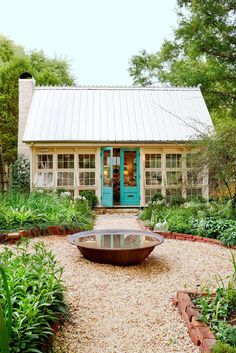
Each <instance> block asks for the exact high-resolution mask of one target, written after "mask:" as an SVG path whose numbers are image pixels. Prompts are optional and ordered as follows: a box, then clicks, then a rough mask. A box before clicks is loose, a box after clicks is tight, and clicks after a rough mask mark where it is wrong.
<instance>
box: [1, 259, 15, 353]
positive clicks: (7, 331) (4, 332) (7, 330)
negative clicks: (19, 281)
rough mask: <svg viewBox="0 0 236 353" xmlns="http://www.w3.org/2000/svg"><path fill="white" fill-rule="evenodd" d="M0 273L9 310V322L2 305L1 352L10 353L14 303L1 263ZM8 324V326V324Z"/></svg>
mask: <svg viewBox="0 0 236 353" xmlns="http://www.w3.org/2000/svg"><path fill="white" fill-rule="evenodd" d="M0 273H1V275H2V282H3V289H4V291H5V297H6V303H7V309H8V320H6V319H5V315H4V310H3V307H2V306H1V304H0V352H1V353H9V352H10V351H9V338H10V335H11V329H12V303H11V296H10V291H9V287H8V282H7V276H6V272H5V269H4V267H3V266H2V264H1V262H0ZM6 322H8V324H6Z"/></svg>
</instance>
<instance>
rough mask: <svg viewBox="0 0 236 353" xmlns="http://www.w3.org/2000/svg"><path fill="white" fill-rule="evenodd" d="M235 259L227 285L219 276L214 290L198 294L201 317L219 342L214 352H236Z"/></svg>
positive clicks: (196, 301) (197, 302)
mask: <svg viewBox="0 0 236 353" xmlns="http://www.w3.org/2000/svg"><path fill="white" fill-rule="evenodd" d="M232 259H233V274H232V276H231V277H230V278H229V279H228V282H227V284H226V285H225V284H224V282H223V280H222V279H221V278H220V277H219V278H217V288H216V290H214V291H213V292H212V290H211V289H209V288H204V289H203V291H204V292H205V295H204V296H198V297H197V298H196V299H195V300H194V303H195V304H196V306H197V308H198V310H199V312H200V317H199V318H198V319H199V320H201V321H203V322H204V323H206V324H207V325H208V326H209V327H210V329H211V330H212V332H213V333H214V334H215V336H216V339H217V341H218V342H217V344H216V346H215V347H214V349H213V352H214V353H224V352H228V353H230V352H232V353H235V352H236V260H235V257H234V256H233V254H232Z"/></svg>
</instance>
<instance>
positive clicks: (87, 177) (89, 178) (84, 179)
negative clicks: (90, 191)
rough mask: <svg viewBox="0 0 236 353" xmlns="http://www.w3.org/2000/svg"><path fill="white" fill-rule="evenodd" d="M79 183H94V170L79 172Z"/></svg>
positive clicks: (91, 184)
mask: <svg viewBox="0 0 236 353" xmlns="http://www.w3.org/2000/svg"><path fill="white" fill-rule="evenodd" d="M79 184H80V185H90V186H93V185H95V172H81V171H80V172H79Z"/></svg>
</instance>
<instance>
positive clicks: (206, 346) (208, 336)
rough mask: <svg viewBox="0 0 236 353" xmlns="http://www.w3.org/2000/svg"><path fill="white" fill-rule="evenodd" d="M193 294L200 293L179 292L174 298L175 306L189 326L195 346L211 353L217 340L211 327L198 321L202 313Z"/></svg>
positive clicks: (203, 352) (203, 351) (206, 352)
mask: <svg viewBox="0 0 236 353" xmlns="http://www.w3.org/2000/svg"><path fill="white" fill-rule="evenodd" d="M191 294H199V293H198V292H186V291H178V292H177V293H176V296H175V297H174V298H173V304H174V305H175V306H176V307H177V308H178V310H179V312H180V314H181V315H182V318H183V319H184V321H185V323H186V325H187V328H188V333H189V336H190V337H191V339H192V341H193V343H194V344H195V346H198V347H199V348H200V350H201V352H202V353H211V349H212V347H213V346H214V345H215V343H216V338H215V336H214V334H213V333H212V332H211V330H210V329H209V327H208V326H207V325H206V324H204V323H203V322H201V321H199V320H198V317H199V315H200V313H199V311H198V309H197V307H196V305H195V304H194V303H193V301H192V300H191V297H190V295H191Z"/></svg>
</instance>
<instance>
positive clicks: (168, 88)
mask: <svg viewBox="0 0 236 353" xmlns="http://www.w3.org/2000/svg"><path fill="white" fill-rule="evenodd" d="M35 89H38V90H145V91H146V90H150V91H155V90H158V91H186V90H194V91H195V90H197V91H199V90H200V87H199V86H197V87H191V86H188V87H184V86H86V85H80V86H36V87H35Z"/></svg>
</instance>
